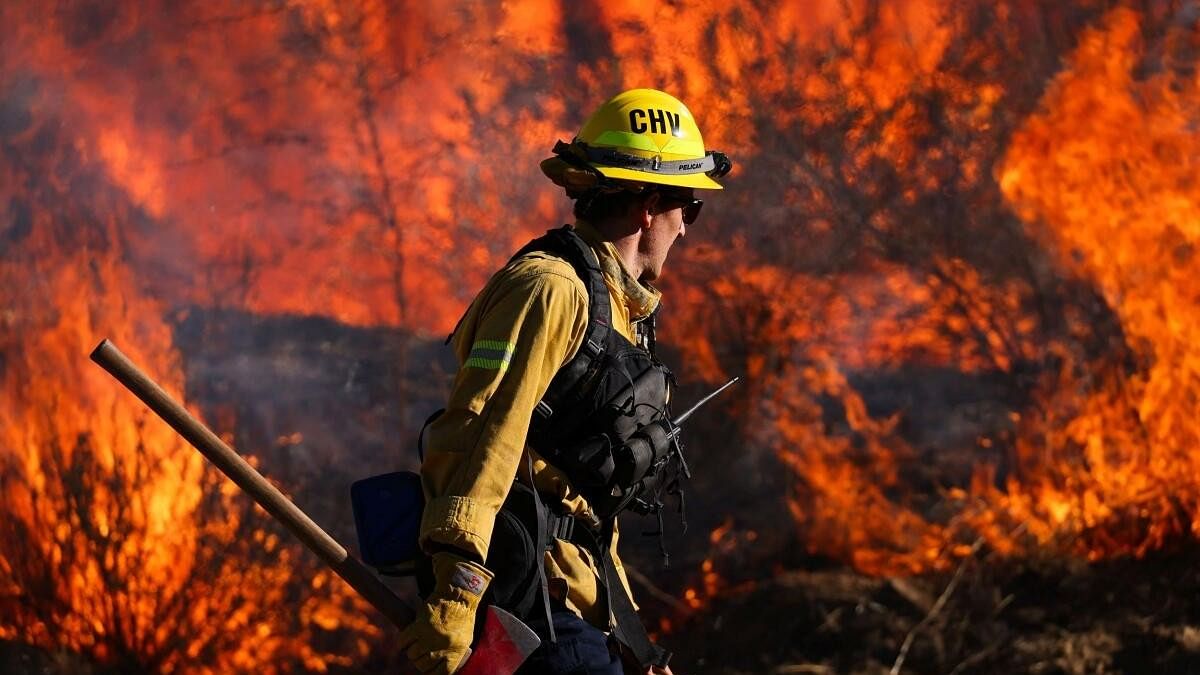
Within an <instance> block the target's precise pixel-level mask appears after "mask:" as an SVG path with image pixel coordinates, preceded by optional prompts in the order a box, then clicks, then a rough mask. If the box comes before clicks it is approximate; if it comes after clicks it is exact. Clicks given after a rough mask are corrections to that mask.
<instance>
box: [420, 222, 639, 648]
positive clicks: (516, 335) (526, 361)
mask: <svg viewBox="0 0 1200 675" xmlns="http://www.w3.org/2000/svg"><path fill="white" fill-rule="evenodd" d="M576 231H577V232H578V233H579V235H580V236H581V237H582V238H583V239H584V241H586V242H587V243H588V244H589V245H590V246H591V247H592V250H594V251H595V252H596V256H597V258H598V259H599V261H600V267H601V270H602V271H603V273H604V281H605V283H606V284H607V286H608V291H609V297H610V300H611V304H612V323H613V328H614V329H616V330H617V331H618V332H620V333H621V334H622V335H624V336H625V337H626V338H628V339H629V340H630V341H631V342H632V341H634V324H635V322H637V321H641V320H642V319H645V318H646V317H648V316H649V315H650V314H651V313H652V312H653V311H654V309H655V307H657V306H658V301H659V293H658V291H657V290H654V289H652V288H648V287H646V286H643V285H642V284H641V283H639V282H638V280H637V279H635V278H634V277H633V276H632V275H631V274H630V273H629V272H628V271H627V270H626V269H625V267H624V265H623V264H622V263H621V260H620V258H619V257H618V255H617V251H616V249H615V248H614V247H613V245H612V244H610V243H608V242H604V241H601V239H600V237H599V235H598V234H597V233H596V232H595V230H593V229H592V228H591V227H589V226H588V225H587V224H586V223H579V224H577V226H576ZM587 321H588V301H587V293H586V290H585V287H584V283H583V281H582V280H581V279H580V278H579V277H578V276H577V275H576V274H575V270H574V268H573V267H571V264H570V263H568V262H567V261H566V260H564V259H562V258H559V257H556V256H553V255H551V254H549V253H545V252H534V253H529V254H526V255H524V256H521V257H520V258H518V259H516V260H514V261H512V262H510V263H509V264H508V265H506V266H505V267H504V268H503V269H501V270H500V271H499V272H497V273H496V274H495V275H493V276H492V278H491V280H489V281H488V283H487V285H486V286H485V287H484V288H483V290H482V291H480V293H479V295H477V296H476V297H475V300H474V301H473V302H472V303H471V306H470V308H469V309H468V310H467V313H466V315H465V316H464V317H463V320H462V323H461V324H460V325H459V327H458V330H457V331H456V332H455V334H454V342H453V346H454V351H455V354H456V355H457V357H458V362H459V370H458V373H457V375H456V376H455V379H454V387H453V390H452V391H451V393H450V400H449V402H448V403H447V405H446V412H445V413H444V414H443V415H442V416H441V417H439V418H437V420H435V421H434V422H433V423H432V424H431V425H430V426H429V428H428V430H427V431H426V446H425V460H424V463H423V465H422V467H421V476H422V480H423V483H424V488H425V500H426V506H425V514H424V517H423V519H422V522H421V543H422V546H424V547H425V548H426V550H433V549H435V548H437V547H438V546H439V545H445V546H453V547H455V548H457V549H461V550H463V551H466V552H468V553H472V554H475V555H478V556H479V558H480V560H485V559H486V558H487V552H488V542H489V541H490V540H491V536H492V527H493V525H494V523H495V518H496V514H497V512H499V510H500V507H501V505H502V504H503V503H504V500H505V498H506V497H507V496H508V491H509V488H510V486H511V485H512V482H513V480H514V478H517V479H520V480H522V482H525V483H528V480H527V479H526V474H527V469H526V468H525V467H526V466H527V464H526V461H525V453H529V455H530V457H531V458H532V460H533V481H534V484H535V486H536V488H537V490H538V492H539V493H540V494H541V495H542V496H543V499H545V500H546V501H547V503H553V502H555V501H557V502H559V503H561V504H562V505H563V507H564V508H565V509H566V510H567V512H568V513H571V514H573V515H576V516H579V517H581V518H585V519H589V520H590V519H594V516H592V513H591V507H590V506H588V504H587V502H586V500H584V499H583V497H582V496H580V495H579V493H578V492H577V491H576V490H575V489H574V488H573V487H572V486H571V484H570V481H568V480H567V479H566V477H565V476H564V475H563V473H562V472H560V471H559V470H557V469H556V468H554V467H552V466H550V465H549V464H547V463H546V462H545V461H543V460H542V459H541V458H540V457H538V456H537V454H536V453H535V452H533V451H532V450H530V449H528V448H526V447H525V437H526V434H527V433H528V431H529V421H530V418H531V417H532V415H533V409H534V406H536V405H537V403H538V401H540V400H541V398H542V396H543V395H544V394H545V392H546V389H547V388H548V387H549V385H550V380H552V379H553V378H554V375H555V374H556V373H557V372H558V370H559V369H560V368H561V367H562V366H563V365H564V364H565V363H567V361H569V360H570V359H571V358H572V357H573V356H574V355H575V352H576V351H578V349H579V346H580V345H581V344H582V342H583V336H584V332H585V329H586V327H587ZM612 546H613V550H612V556H613V562H614V563H615V566H616V569H617V572H618V573H619V575H620V577H621V582H622V583H623V584H624V585H625V588H626V590H628V589H629V582H628V580H627V579H626V576H625V571H624V568H623V567H622V565H621V561H620V558H619V557H618V556H617V552H616V546H617V541H616V537H615V536H614V538H613V544H612ZM598 572H599V570H598V568H597V566H596V563H595V561H593V560H592V556H591V554H589V553H588V552H587V551H586V550H584V549H583V548H580V547H579V546H577V545H575V544H572V543H571V542H568V541H563V540H561V539H560V540H556V541H555V544H554V546H553V548H552V549H551V550H550V551H548V552H547V553H546V575H547V577H548V578H549V579H550V591H551V594H552V595H554V596H555V597H559V598H561V599H563V600H564V601H565V603H566V605H567V607H568V608H570V609H571V610H573V611H575V612H576V613H578V614H579V615H580V616H581V617H582V618H583V619H584V620H586V621H587V622H589V623H591V624H592V625H594V626H596V627H598V628H601V629H605V630H606V629H607V628H608V616H607V614H606V613H605V609H604V605H603V603H601V602H599V576H598ZM631 597H632V594H631Z"/></svg>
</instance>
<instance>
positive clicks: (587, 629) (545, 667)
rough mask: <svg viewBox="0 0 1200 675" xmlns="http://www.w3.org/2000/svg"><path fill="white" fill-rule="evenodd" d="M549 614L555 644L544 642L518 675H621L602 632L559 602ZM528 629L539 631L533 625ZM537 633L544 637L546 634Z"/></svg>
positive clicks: (541, 631)
mask: <svg viewBox="0 0 1200 675" xmlns="http://www.w3.org/2000/svg"><path fill="white" fill-rule="evenodd" d="M551 615H552V616H553V621H554V631H555V633H556V634H557V636H558V641H557V642H550V641H549V640H545V639H544V641H543V642H542V646H540V647H538V648H537V650H536V651H534V652H533V654H532V655H531V656H530V657H529V660H527V661H526V662H525V663H524V664H523V665H522V666H521V668H520V669H519V670H518V671H517V675H621V673H622V672H623V671H622V669H621V659H620V657H619V656H617V654H616V652H615V651H614V650H611V649H609V638H608V636H607V635H605V634H604V632H603V631H601V630H600V629H598V628H596V627H595V626H593V625H591V624H590V623H588V622H586V621H584V620H583V619H581V618H579V615H577V614H575V612H572V611H571V610H569V609H567V608H566V607H565V606H563V605H562V604H561V603H558V602H555V603H553V606H552V612H551ZM541 623H543V624H544V623H545V620H544V619H543V620H542V621H541ZM531 627H533V628H535V629H536V628H539V626H538V625H537V624H536V622H534V623H532V624H531ZM538 634H539V635H542V636H543V638H544V636H545V634H546V631H544V630H538Z"/></svg>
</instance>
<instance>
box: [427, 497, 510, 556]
mask: <svg viewBox="0 0 1200 675" xmlns="http://www.w3.org/2000/svg"><path fill="white" fill-rule="evenodd" d="M494 526H495V514H488V513H486V510H484V509H480V508H479V502H477V501H476V500H474V499H471V498H470V497H458V496H446V497H435V498H434V499H432V500H430V501H429V503H428V504H426V505H425V513H424V514H423V515H422V516H421V545H422V547H424V548H425V549H426V551H427V552H432V549H433V548H436V547H433V546H431V544H441V545H444V546H452V547H454V548H457V549H460V550H462V551H465V552H467V553H474V554H476V555H477V556H479V559H480V560H487V550H488V542H489V541H491V539H492V528H493V527H494Z"/></svg>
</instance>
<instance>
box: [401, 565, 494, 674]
mask: <svg viewBox="0 0 1200 675" xmlns="http://www.w3.org/2000/svg"><path fill="white" fill-rule="evenodd" d="M433 576H434V579H435V580H436V583H435V584H434V587H433V592H432V593H430V594H429V597H428V598H427V599H426V600H425V604H424V605H423V606H421V607H420V608H418V609H417V618H416V620H415V621H413V622H412V623H411V624H410V625H409V626H408V628H405V629H404V630H403V631H401V632H400V648H401V649H404V650H406V653H407V655H408V660H409V661H411V662H412V664H413V665H414V666H416V667H417V669H418V670H420V671H421V672H422V673H435V674H436V675H450V673H453V672H454V671H456V670H458V668H459V667H460V666H462V664H463V662H464V661H465V660H466V659H465V657H466V656H467V654H468V653H470V650H471V639H472V638H473V637H474V634H475V611H476V610H477V609H478V608H479V600H480V599H481V598H482V597H483V592H484V591H486V590H487V587H488V584H489V583H491V581H492V573H491V572H489V571H488V570H487V569H486V568H484V567H482V566H480V565H478V564H476V563H474V562H471V561H470V560H467V559H466V558H463V557H461V556H458V555H455V554H453V553H449V552H441V553H435V554H434V555H433Z"/></svg>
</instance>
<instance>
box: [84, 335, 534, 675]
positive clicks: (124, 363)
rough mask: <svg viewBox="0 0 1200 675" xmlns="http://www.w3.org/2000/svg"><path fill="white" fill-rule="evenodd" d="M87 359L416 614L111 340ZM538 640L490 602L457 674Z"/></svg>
mask: <svg viewBox="0 0 1200 675" xmlns="http://www.w3.org/2000/svg"><path fill="white" fill-rule="evenodd" d="M91 358H92V360H93V361H95V362H96V363H98V364H99V365H100V367H101V368H103V369H105V370H107V371H108V372H109V374H111V375H112V376H113V377H115V378H117V381H119V382H120V383H121V384H123V385H125V387H126V388H127V389H129V390H130V391H131V392H133V394H134V396H137V397H138V398H139V399H141V400H142V402H143V403H145V404H146V405H147V406H149V407H150V409H151V410H153V411H154V412H155V414H157V415H158V416H159V417H161V418H162V419H163V421H165V422H166V423H167V424H169V425H171V428H173V429H174V430H175V431H176V432H178V433H179V435H180V436H183V438H184V439H185V440H186V441H187V442H188V443H191V444H192V446H193V447H195V448H196V449H197V450H199V451H200V454H202V455H204V456H205V457H207V458H208V460H209V461H210V462H212V463H213V464H215V465H216V466H217V468H218V469H220V470H221V473H224V474H225V475H226V476H227V477H228V478H229V479H230V480H232V481H233V482H234V483H236V484H237V485H238V487H240V488H242V490H244V491H245V492H247V493H248V494H249V495H250V496H251V497H252V498H253V499H254V501H256V502H258V505H259V506H261V507H263V508H264V509H266V511H267V513H269V514H271V515H272V516H273V517H274V518H275V520H278V521H279V522H281V523H283V524H284V526H285V527H287V529H289V530H291V532H292V534H294V535H296V537H297V538H298V539H299V540H300V542H301V543H303V544H304V545H305V546H307V547H308V549H309V550H310V551H312V552H313V553H316V554H317V556H319V557H320V558H321V560H322V561H324V562H325V564H326V565H329V567H330V568H331V569H333V571H334V572H336V573H337V575H338V576H340V577H341V578H342V579H344V580H345V581H346V583H348V584H350V587H351V588H353V589H354V590H355V591H357V592H358V594H359V595H361V596H362V597H364V598H366V600H367V602H370V603H371V605H373V606H374V607H375V609H377V610H379V612H380V613H381V614H383V615H384V616H386V617H387V618H388V619H389V620H391V622H392V623H394V624H396V625H397V626H399V627H400V628H403V627H405V626H407V625H408V624H410V623H412V621H413V619H414V617H415V613H414V612H413V610H412V608H411V607H409V606H408V605H407V604H405V603H404V601H403V600H401V599H400V597H399V596H397V595H396V594H395V593H394V592H393V591H392V589H390V588H388V587H387V586H386V585H385V584H384V583H383V582H382V581H381V580H380V579H379V577H377V576H376V575H375V573H374V572H373V571H372V570H371V569H370V568H368V567H367V566H366V565H364V564H363V563H362V562H360V561H359V560H358V559H357V558H355V557H353V556H351V555H350V554H349V553H347V552H346V549H345V547H343V546H342V545H341V544H339V543H337V541H335V540H334V539H333V537H331V536H329V533H327V532H326V531H325V530H323V529H321V527H320V526H319V525H317V524H316V523H314V522H313V521H312V519H311V518H309V517H308V514H306V513H304V512H303V511H301V510H300V508H299V507H297V506H296V505H295V504H293V503H292V501H291V500H290V499H288V498H287V497H285V496H284V495H283V493H282V492H280V491H279V490H278V489H276V488H275V486H274V485H271V484H270V483H269V482H267V479H266V478H263V476H262V474H260V473H259V472H258V471H256V470H255V469H254V467H252V466H250V465H249V464H248V463H247V462H246V460H245V459H242V456H241V455H239V454H238V453H237V452H235V451H234V450H233V448H231V447H229V446H228V445H226V444H225V442H224V441H222V440H221V439H220V438H218V437H217V435H216V434H214V433H213V432H212V431H211V430H209V428H208V427H206V426H204V424H203V423H201V422H200V421H199V420H197V419H196V418H195V417H192V415H191V413H189V412H188V411H187V410H186V409H185V408H184V407H183V406H182V405H180V404H179V403H178V402H177V401H175V400H174V399H172V398H171V396H170V395H169V394H167V392H165V391H163V390H162V387H159V386H158V384H156V383H155V382H154V381H153V380H151V379H150V378H149V377H148V376H147V375H146V374H145V373H143V372H142V371H141V369H139V368H138V367H137V365H135V364H134V363H133V361H130V360H129V358H128V357H127V356H125V355H124V354H122V353H121V351H120V350H118V349H117V348H116V347H115V346H113V344H112V343H111V342H109V341H108V340H104V341H102V342H101V343H100V344H99V345H97V346H96V349H94V350H93V351H92V355H91ZM539 644H541V640H540V639H538V636H537V634H535V633H534V632H533V631H532V630H530V629H529V627H528V626H526V625H525V624H523V623H521V621H520V620H519V619H517V618H516V617H515V616H513V615H512V614H509V613H508V612H506V611H504V610H502V609H500V608H498V607H491V606H489V607H488V608H487V615H486V617H485V618H484V624H483V634H482V635H481V636H480V637H479V639H478V640H477V641H476V642H475V646H474V649H473V650H472V651H471V652H470V653H468V655H467V659H466V663H465V664H464V665H463V666H462V667H461V668H459V669H458V671H457V673H456V675H512V673H514V672H515V671H516V670H517V668H518V667H519V666H520V665H521V664H522V663H523V662H524V661H525V659H526V658H528V657H529V655H530V654H531V653H532V652H533V650H534V649H537V647H538V645H539Z"/></svg>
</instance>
